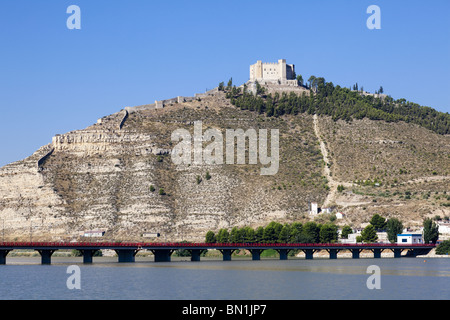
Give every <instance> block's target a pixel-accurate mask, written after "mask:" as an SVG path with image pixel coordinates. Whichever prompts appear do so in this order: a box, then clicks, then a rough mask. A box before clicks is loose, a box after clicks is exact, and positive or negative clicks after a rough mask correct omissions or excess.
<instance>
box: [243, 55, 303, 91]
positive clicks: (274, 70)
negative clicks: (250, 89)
mask: <svg viewBox="0 0 450 320" xmlns="http://www.w3.org/2000/svg"><path fill="white" fill-rule="evenodd" d="M255 81H258V83H260V84H273V83H276V84H281V85H290V86H297V85H298V83H297V80H296V79H295V66H294V65H293V64H286V59H280V60H278V62H261V60H258V61H257V62H256V63H255V64H252V65H251V66H250V82H255Z"/></svg>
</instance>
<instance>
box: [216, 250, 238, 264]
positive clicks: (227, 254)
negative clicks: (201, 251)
mask: <svg viewBox="0 0 450 320" xmlns="http://www.w3.org/2000/svg"><path fill="white" fill-rule="evenodd" d="M234 250H235V249H219V251H220V252H221V253H222V256H223V261H231V255H232V254H233V252H234Z"/></svg>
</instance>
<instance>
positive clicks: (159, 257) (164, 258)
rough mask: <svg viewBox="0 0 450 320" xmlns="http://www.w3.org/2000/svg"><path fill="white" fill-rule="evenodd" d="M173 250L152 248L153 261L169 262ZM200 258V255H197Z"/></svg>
mask: <svg viewBox="0 0 450 320" xmlns="http://www.w3.org/2000/svg"><path fill="white" fill-rule="evenodd" d="M173 251H174V250H171V249H154V250H152V252H153V255H154V256H155V262H170V256H171V255H172V253H173ZM198 259H199V260H200V256H199V257H198Z"/></svg>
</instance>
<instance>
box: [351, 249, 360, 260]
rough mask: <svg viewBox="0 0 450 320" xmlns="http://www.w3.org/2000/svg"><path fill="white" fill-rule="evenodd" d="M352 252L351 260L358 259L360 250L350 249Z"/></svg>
mask: <svg viewBox="0 0 450 320" xmlns="http://www.w3.org/2000/svg"><path fill="white" fill-rule="evenodd" d="M350 251H351V252H352V259H359V254H360V253H361V251H362V249H358V248H356V249H350Z"/></svg>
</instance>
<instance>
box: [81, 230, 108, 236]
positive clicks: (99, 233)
mask: <svg viewBox="0 0 450 320" xmlns="http://www.w3.org/2000/svg"><path fill="white" fill-rule="evenodd" d="M104 235H105V231H103V230H89V231H85V232H84V234H83V236H85V237H103V236H104Z"/></svg>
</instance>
